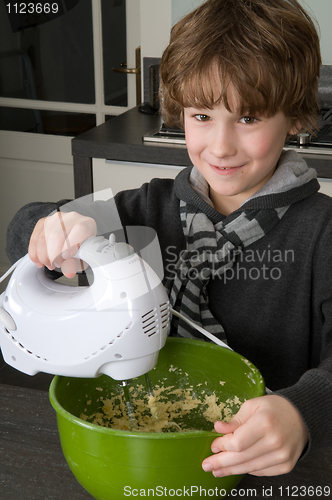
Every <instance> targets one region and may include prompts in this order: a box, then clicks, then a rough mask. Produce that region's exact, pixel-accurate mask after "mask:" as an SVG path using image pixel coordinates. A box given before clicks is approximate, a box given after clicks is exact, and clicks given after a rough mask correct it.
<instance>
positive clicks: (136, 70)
mask: <svg viewBox="0 0 332 500" xmlns="http://www.w3.org/2000/svg"><path fill="white" fill-rule="evenodd" d="M112 71H114V72H115V73H134V75H140V74H141V68H140V67H139V68H112Z"/></svg>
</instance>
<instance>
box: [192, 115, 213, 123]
mask: <svg viewBox="0 0 332 500" xmlns="http://www.w3.org/2000/svg"><path fill="white" fill-rule="evenodd" d="M195 118H196V120H198V121H199V122H207V121H208V120H210V117H209V116H208V115H202V114H197V115H195Z"/></svg>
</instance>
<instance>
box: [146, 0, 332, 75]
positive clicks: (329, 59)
mask: <svg viewBox="0 0 332 500" xmlns="http://www.w3.org/2000/svg"><path fill="white" fill-rule="evenodd" d="M299 1H300V3H301V5H303V7H305V8H306V10H307V11H308V12H309V14H310V15H311V16H312V17H314V18H315V19H316V21H317V23H318V25H319V28H320V33H321V36H320V38H321V50H322V58H323V64H331V65H332V29H331V22H332V0H299ZM201 3H203V0H141V33H142V45H141V46H142V55H143V56H144V57H160V56H161V54H162V52H163V49H164V48H165V46H166V45H167V42H168V38H169V32H170V29H171V27H172V26H173V25H174V24H175V23H176V22H177V21H178V20H179V19H180V18H181V17H183V16H184V15H186V14H187V13H188V12H190V11H191V10H193V9H195V8H196V7H197V6H198V5H200V4H201ZM303 50H305V47H303Z"/></svg>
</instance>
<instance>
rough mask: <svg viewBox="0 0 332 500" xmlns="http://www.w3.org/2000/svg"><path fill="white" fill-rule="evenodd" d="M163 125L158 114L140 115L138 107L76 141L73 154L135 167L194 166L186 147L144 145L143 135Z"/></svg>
mask: <svg viewBox="0 0 332 500" xmlns="http://www.w3.org/2000/svg"><path fill="white" fill-rule="evenodd" d="M160 124H161V118H160V116H158V114H155V115H150V114H146V113H141V112H139V111H138V108H137V107H136V108H133V109H130V110H129V111H127V112H125V113H123V114H122V115H119V116H116V117H113V118H111V119H110V120H108V121H107V122H105V123H103V124H102V125H99V126H98V127H95V128H93V129H91V130H88V131H87V132H85V133H84V134H81V135H79V136H77V137H75V138H74V139H73V140H72V153H73V155H74V156H81V157H82V156H89V157H91V158H106V159H111V160H119V161H130V162H135V163H136V162H137V163H156V164H163V165H180V166H187V165H191V163H190V160H189V157H188V153H187V148H186V146H182V145H171V144H159V143H156V144H151V143H146V142H144V141H143V135H144V134H146V133H147V132H150V131H151V130H153V129H158V128H159V126H160Z"/></svg>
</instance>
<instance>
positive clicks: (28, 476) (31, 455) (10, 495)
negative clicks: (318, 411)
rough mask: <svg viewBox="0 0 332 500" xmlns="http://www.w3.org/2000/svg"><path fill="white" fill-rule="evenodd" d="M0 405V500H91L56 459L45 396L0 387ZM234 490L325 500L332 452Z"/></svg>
mask: <svg viewBox="0 0 332 500" xmlns="http://www.w3.org/2000/svg"><path fill="white" fill-rule="evenodd" d="M0 401H1V404H0V498H1V500H20V499H21V498H22V499H24V500H91V499H92V497H91V495H90V494H88V493H87V492H86V491H85V490H84V489H83V488H82V487H81V486H80V485H79V483H78V482H77V481H76V479H75V478H74V476H73V475H72V473H71V471H70V470H69V468H68V466H67V464H66V461H65V458H64V456H63V454H62V450H61V445H60V441H59V437H58V432H57V424H56V416H55V411H54V410H53V408H52V406H51V403H50V402H49V399H48V392H47V391H45V390H44V391H42V390H36V389H28V388H22V387H15V386H11V385H7V384H0ZM128 484H130V478H128ZM309 487H311V488H310V489H309ZM324 487H326V488H330V493H329V494H328V495H324ZM314 488H318V489H317V494H315V493H314V494H312V492H315V490H314ZM320 488H322V490H320ZM236 491H237V494H235V492H233V493H232V495H231V498H235V499H240V498H272V499H280V498H294V497H299V498H304V499H312V498H318V497H319V498H329V499H331V498H332V449H331V448H330V449H326V450H323V451H319V452H316V453H314V454H312V455H311V456H309V457H308V458H305V459H303V460H302V461H301V462H299V463H298V464H297V466H296V467H295V469H294V470H293V471H292V472H290V473H289V474H285V475H282V476H275V477H266V478H264V477H262V478H260V477H255V476H250V475H246V476H245V477H244V479H243V480H242V482H241V483H240V484H239V485H238V486H237V489H236ZM271 493H272V494H271Z"/></svg>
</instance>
